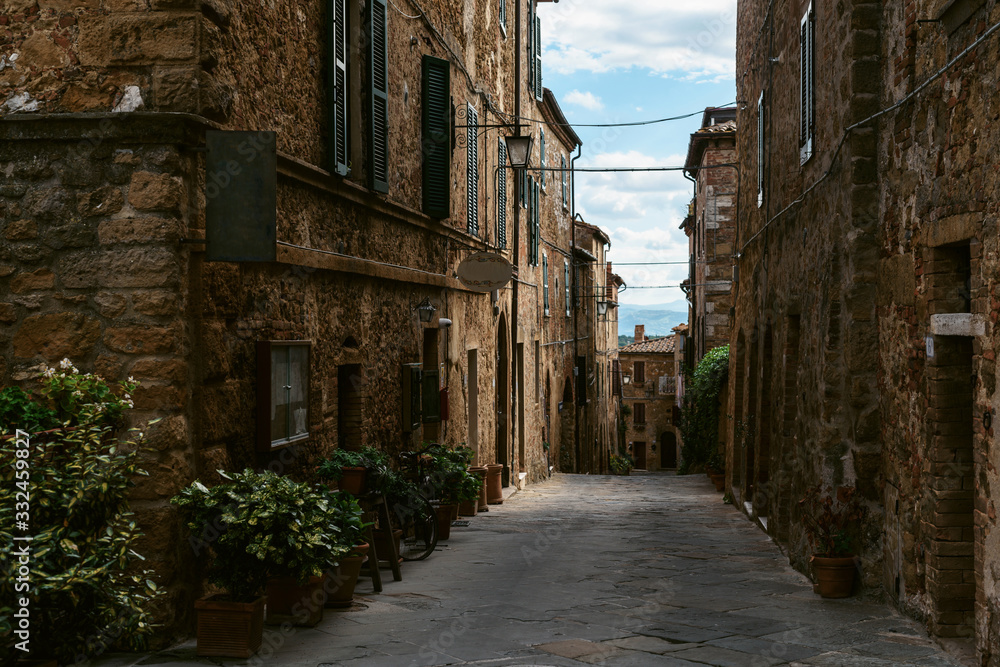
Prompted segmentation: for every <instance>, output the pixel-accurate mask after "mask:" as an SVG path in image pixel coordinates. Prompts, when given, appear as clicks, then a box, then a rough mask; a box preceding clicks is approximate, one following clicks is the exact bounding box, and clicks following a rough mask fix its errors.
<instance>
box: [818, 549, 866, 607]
mask: <svg viewBox="0 0 1000 667" xmlns="http://www.w3.org/2000/svg"><path fill="white" fill-rule="evenodd" d="M811 562H812V566H813V572H814V573H815V574H816V586H815V590H816V592H817V593H819V594H820V597H824V598H847V597H851V591H852V590H853V589H854V573H855V570H856V569H857V567H856V566H855V564H854V556H846V557H842V558H827V557H825V556H813V557H812V559H811Z"/></svg>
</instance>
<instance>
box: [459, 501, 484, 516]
mask: <svg viewBox="0 0 1000 667" xmlns="http://www.w3.org/2000/svg"><path fill="white" fill-rule="evenodd" d="M478 509H479V500H478V499H476V500H465V501H463V502H462V503H461V504H460V505H459V506H458V514H459V516H476V512H477V511H478Z"/></svg>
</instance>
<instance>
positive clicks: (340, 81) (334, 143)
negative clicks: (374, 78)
mask: <svg viewBox="0 0 1000 667" xmlns="http://www.w3.org/2000/svg"><path fill="white" fill-rule="evenodd" d="M347 35H348V31H347V0H329V2H328V4H327V62H328V63H329V67H328V68H327V71H328V74H327V82H326V89H327V113H329V122H328V124H327V127H328V129H329V138H328V141H329V158H328V162H329V169H330V171H331V172H333V173H335V174H340V175H341V176H346V175H347V171H348V170H347V163H348V139H349V137H348V133H347V120H348V119H347Z"/></svg>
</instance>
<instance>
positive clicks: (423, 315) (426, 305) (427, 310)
mask: <svg viewBox="0 0 1000 667" xmlns="http://www.w3.org/2000/svg"><path fill="white" fill-rule="evenodd" d="M416 311H417V315H419V316H420V321H421V322H424V323H427V322H430V321H431V318H432V317H434V313H435V312H437V308H435V307H434V304H432V303H431V302H430V299H428V298H427V297H424V300H423V301H421V302H420V303H419V304H417V307H416Z"/></svg>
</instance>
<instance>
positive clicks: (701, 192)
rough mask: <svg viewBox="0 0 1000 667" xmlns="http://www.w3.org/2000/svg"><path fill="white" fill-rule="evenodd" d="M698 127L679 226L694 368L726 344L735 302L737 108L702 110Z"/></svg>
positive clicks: (690, 147)
mask: <svg viewBox="0 0 1000 667" xmlns="http://www.w3.org/2000/svg"><path fill="white" fill-rule="evenodd" d="M701 125H702V126H701V129H699V130H698V131H697V132H695V133H694V134H692V135H691V141H690V143H689V144H688V153H687V159H686V160H685V162H684V173H685V175H686V176H687V177H688V178H690V179H691V180H693V181H694V183H695V185H694V198H693V199H692V201H691V204H692V205H691V207H690V209H689V215H688V217H687V218H685V219H684V222H683V224H682V225H681V229H683V230H684V232H685V233H686V234H687V236H688V247H689V249H690V252H689V254H690V269H689V272H688V280H687V281H686V283H685V285H684V291H685V293H686V294H687V298H688V302H689V303H690V308H689V310H690V314H689V316H688V324H689V327H690V331H689V332H688V334H689V336H690V341H691V344H690V346H689V347H688V350H687V355H688V364H689V365H690V366H691V367H692V368H693V367H694V366H697V364H698V362H699V361H701V358H702V357H704V356H705V354H706V353H707V352H708V351H709V350H711V349H713V348H716V347H720V346H722V345H728V344H729V331H730V320H731V318H732V313H731V312H730V311H731V309H732V307H733V283H732V277H733V254H734V247H733V244H734V243H735V241H736V188H737V170H736V168H735V167H734V166H721V165H735V164H736V107H723V108H717V107H709V108H708V109H705V113H704V116H703V118H702V124H701Z"/></svg>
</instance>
